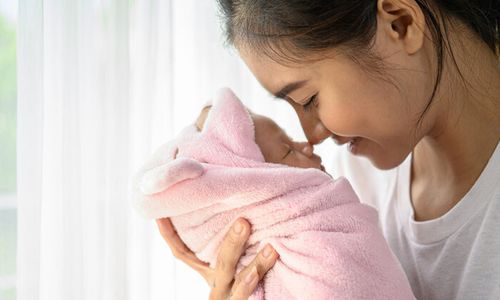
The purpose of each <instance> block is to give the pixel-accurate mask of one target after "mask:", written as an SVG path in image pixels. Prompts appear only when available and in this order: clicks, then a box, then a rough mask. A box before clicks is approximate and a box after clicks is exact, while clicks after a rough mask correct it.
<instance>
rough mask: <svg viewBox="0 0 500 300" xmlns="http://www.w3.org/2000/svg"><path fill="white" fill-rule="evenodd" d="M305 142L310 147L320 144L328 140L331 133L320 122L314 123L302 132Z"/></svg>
mask: <svg viewBox="0 0 500 300" xmlns="http://www.w3.org/2000/svg"><path fill="white" fill-rule="evenodd" d="M304 133H305V135H306V137H307V140H308V141H309V143H310V144H312V145H317V144H321V143H322V142H323V141H324V140H326V139H327V138H329V137H330V136H331V135H332V133H331V132H330V131H329V130H328V129H326V127H325V126H324V125H323V123H321V122H320V121H318V122H315V124H314V125H313V126H310V127H308V128H307V129H305V130H304Z"/></svg>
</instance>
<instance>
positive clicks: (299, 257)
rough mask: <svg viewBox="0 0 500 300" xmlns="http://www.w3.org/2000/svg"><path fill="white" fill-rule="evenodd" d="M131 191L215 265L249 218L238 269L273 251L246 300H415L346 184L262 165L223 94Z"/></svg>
mask: <svg viewBox="0 0 500 300" xmlns="http://www.w3.org/2000/svg"><path fill="white" fill-rule="evenodd" d="M174 157H175V159H174ZM134 192H135V197H134V199H135V201H134V205H135V207H136V209H137V210H138V211H139V212H140V213H141V214H143V215H144V216H145V217H148V218H163V217H170V218H171V220H172V223H173V224H174V226H175V228H176V229H177V232H178V233H179V236H180V237H181V239H182V240H183V241H184V242H185V244H186V245H187V246H188V247H189V248H190V249H191V250H192V251H193V252H194V253H196V255H197V256H198V257H199V258H200V259H201V260H203V261H205V262H208V263H209V264H210V265H211V266H212V267H214V266H215V260H216V256H217V253H218V247H219V245H220V243H221V241H222V239H223V237H224V235H225V234H226V232H227V231H228V230H229V228H230V226H231V224H232V223H233V222H234V221H235V220H236V219H237V218H238V217H244V218H246V219H247V220H249V222H250V223H251V224H252V233H251V235H250V238H249V241H248V244H247V246H248V248H247V250H246V252H245V254H244V255H243V256H242V258H241V260H240V263H239V265H238V271H239V270H241V268H243V267H244V266H246V265H248V264H249V263H250V262H251V260H252V259H253V258H254V257H255V255H256V254H257V252H258V251H259V250H260V249H261V248H262V247H264V246H265V244H266V243H270V244H271V245H272V246H273V247H274V248H275V249H276V251H277V252H278V253H279V259H278V261H277V262H276V264H275V265H274V267H273V268H272V269H271V270H270V271H269V272H268V273H267V274H266V276H265V277H264V280H263V281H261V282H260V283H259V285H258V287H257V288H256V290H255V291H254V293H253V295H252V297H251V299H414V296H413V294H412V292H411V288H410V286H409V284H408V280H407V278H406V276H405V274H404V272H403V270H402V268H401V266H400V265H399V262H398V261H397V259H396V258H395V256H394V255H393V254H392V252H391V250H390V249H389V247H388V245H387V243H386V242H385V240H384V238H383V236H382V234H381V232H380V230H379V229H378V226H377V213H376V211H375V210H374V209H372V208H371V207H369V206H366V205H363V204H361V203H360V202H359V200H358V198H357V197H356V194H355V193H354V191H353V189H352V188H351V186H350V184H349V182H348V181H347V180H346V179H344V178H339V179H337V180H332V178H331V177H330V176H329V175H327V174H326V173H323V172H321V171H320V170H316V169H299V168H293V167H289V166H285V165H279V164H271V163H266V162H265V161H264V158H263V156H262V153H261V152H260V150H259V148H258V146H257V145H256V144H255V141H254V127H253V122H252V119H251V118H250V115H249V113H248V111H247V110H246V108H245V107H244V106H243V105H242V103H241V102H240V101H239V100H238V99H237V98H236V96H235V95H234V94H233V93H232V92H231V91H230V90H228V89H226V90H222V91H220V92H219V94H218V95H217V96H216V99H215V101H214V103H213V107H212V109H211V112H210V114H209V115H208V118H207V120H206V122H205V126H204V128H203V130H202V131H201V132H198V131H197V130H196V128H195V127H194V126H190V127H188V128H186V129H185V130H184V131H183V132H182V133H181V134H180V135H179V136H178V138H177V139H175V140H174V141H171V142H169V143H167V144H165V145H164V146H162V147H161V148H160V149H158V151H157V152H156V153H155V154H154V155H153V157H152V159H151V160H150V161H149V162H148V163H146V165H145V166H144V167H143V168H141V170H139V171H138V172H137V174H136V175H135V177H134Z"/></svg>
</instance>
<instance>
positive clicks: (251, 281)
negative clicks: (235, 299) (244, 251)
mask: <svg viewBox="0 0 500 300" xmlns="http://www.w3.org/2000/svg"><path fill="white" fill-rule="evenodd" d="M256 280H257V268H256V267H255V266H254V267H253V268H252V270H251V271H250V273H249V274H248V275H247V277H245V283H246V284H248V285H253V284H254V283H255V281H256Z"/></svg>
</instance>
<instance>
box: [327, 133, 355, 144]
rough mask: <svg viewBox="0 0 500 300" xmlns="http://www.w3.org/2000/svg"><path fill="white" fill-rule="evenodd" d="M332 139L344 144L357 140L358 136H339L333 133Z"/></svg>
mask: <svg viewBox="0 0 500 300" xmlns="http://www.w3.org/2000/svg"><path fill="white" fill-rule="evenodd" d="M332 139H333V140H334V141H335V143H336V144H337V145H344V144H347V143H351V142H353V141H355V140H356V139H357V138H356V137H343V136H338V135H332Z"/></svg>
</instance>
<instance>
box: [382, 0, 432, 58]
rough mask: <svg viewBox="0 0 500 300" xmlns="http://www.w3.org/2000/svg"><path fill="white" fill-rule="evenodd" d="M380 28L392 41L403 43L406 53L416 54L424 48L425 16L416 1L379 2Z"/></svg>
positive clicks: (388, 0) (393, 0)
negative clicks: (381, 27)
mask: <svg viewBox="0 0 500 300" xmlns="http://www.w3.org/2000/svg"><path fill="white" fill-rule="evenodd" d="M377 15H378V16H379V18H378V20H379V24H378V26H383V30H384V31H385V32H386V33H388V35H389V36H390V38H391V40H392V41H394V42H401V43H402V44H403V45H402V46H403V48H404V49H405V51H406V53H408V54H414V53H415V52H417V51H418V50H420V49H421V48H422V45H423V43H424V38H425V16H424V14H423V12H422V9H421V8H420V6H419V5H418V3H417V2H416V1H414V0H378V1H377Z"/></svg>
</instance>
